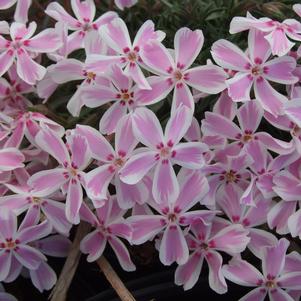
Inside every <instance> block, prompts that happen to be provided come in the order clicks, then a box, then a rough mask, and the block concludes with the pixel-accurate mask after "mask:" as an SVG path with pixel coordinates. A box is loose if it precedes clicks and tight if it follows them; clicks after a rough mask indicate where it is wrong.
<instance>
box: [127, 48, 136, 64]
mask: <svg viewBox="0 0 301 301" xmlns="http://www.w3.org/2000/svg"><path fill="white" fill-rule="evenodd" d="M137 59H138V56H137V53H136V52H135V51H130V52H129V53H128V60H129V61H131V62H135V61H136V60H137Z"/></svg>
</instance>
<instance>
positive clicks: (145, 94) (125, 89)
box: [81, 64, 160, 134]
mask: <svg viewBox="0 0 301 301" xmlns="http://www.w3.org/2000/svg"><path fill="white" fill-rule="evenodd" d="M106 75H107V77H108V78H109V79H110V80H111V84H110V85H104V84H101V83H100V84H95V85H92V86H86V87H85V88H84V89H83V90H82V93H81V103H82V104H84V105H86V106H87V107H90V108H95V107H98V106H101V105H104V104H107V103H108V102H110V101H115V103H114V104H112V106H111V107H109V108H108V109H107V110H106V112H105V113H104V114H103V116H102V117H101V120H100V123H99V130H100V132H102V133H103V134H111V133H112V132H115V131H116V126H117V123H118V121H119V120H120V119H121V118H122V117H123V116H124V115H126V114H127V113H128V112H133V111H134V110H135V109H136V108H138V107H143V106H146V105H151V104H154V103H156V102H158V101H159V100H160V90H158V89H152V90H144V89H140V88H139V87H138V86H137V85H133V81H132V79H131V78H130V77H129V76H128V75H126V74H125V73H124V71H122V69H121V67H120V66H118V65H115V64H113V65H112V66H111V67H110V68H109V70H108V71H107V72H106ZM148 82H149V83H150V85H151V86H152V83H153V81H152V80H148ZM158 96H159V97H158Z"/></svg>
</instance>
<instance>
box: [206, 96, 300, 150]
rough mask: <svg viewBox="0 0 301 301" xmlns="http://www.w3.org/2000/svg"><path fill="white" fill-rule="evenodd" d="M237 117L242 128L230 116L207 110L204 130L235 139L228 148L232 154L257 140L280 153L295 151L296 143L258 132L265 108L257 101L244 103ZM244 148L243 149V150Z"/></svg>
mask: <svg viewBox="0 0 301 301" xmlns="http://www.w3.org/2000/svg"><path fill="white" fill-rule="evenodd" d="M236 115H237V118H238V122H239V125H240V128H239V127H238V125H237V124H236V123H234V122H233V121H232V120H229V119H228V118H226V117H224V116H222V115H220V114H217V113H213V112H205V119H204V120H203V121H202V131H203V133H205V134H206V135H208V136H210V135H219V136H223V137H226V138H228V139H229V140H231V141H233V142H232V143H230V144H229V145H228V146H227V147H226V148H229V149H230V150H231V153H232V155H236V154H238V153H239V152H240V151H245V150H246V145H247V144H248V143H249V142H250V141H256V142H257V143H260V144H261V145H263V146H264V148H265V149H270V150H272V151H273V152H276V153H278V154H288V153H291V152H293V150H294V145H293V144H292V143H291V142H290V143H289V142H285V141H282V140H279V139H276V138H274V137H272V136H271V135H270V134H269V133H267V132H256V130H257V129H258V127H259V124H260V122H261V119H262V117H263V110H262V108H261V107H260V106H259V105H258V104H257V102H255V101H248V102H246V103H244V104H243V105H242V106H241V107H240V108H239V109H238V110H237V113H236ZM241 149H242V150H241Z"/></svg>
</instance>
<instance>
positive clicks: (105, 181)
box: [76, 116, 148, 209]
mask: <svg viewBox="0 0 301 301" xmlns="http://www.w3.org/2000/svg"><path fill="white" fill-rule="evenodd" d="M76 132H77V133H78V134H79V135H82V136H83V137H85V138H86V139H87V143H88V145H89V148H90V151H91V154H92V158H94V159H96V160H99V161H100V166H99V167H97V168H95V169H93V170H92V171H90V172H88V173H87V174H86V176H85V182H86V185H85V188H86V192H87V194H88V196H89V197H90V198H91V199H92V201H93V203H94V206H95V207H100V206H102V205H103V203H104V200H106V199H107V197H108V186H109V184H110V183H111V182H113V183H114V185H115V188H116V196H117V201H118V204H119V206H120V207H121V208H123V209H128V208H131V207H133V206H134V204H135V203H144V202H145V201H146V200H147V198H148V190H147V187H145V185H144V183H139V184H138V185H128V184H126V183H124V182H122V181H121V180H120V176H119V170H120V169H121V168H122V166H124V164H126V162H127V160H128V159H129V158H130V157H131V156H132V153H133V150H134V148H135V147H136V145H137V140H136V139H135V137H134V135H133V132H132V123H131V120H130V119H129V117H128V116H125V117H123V118H122V119H121V120H120V122H119V123H118V126H117V130H116V135H115V150H114V149H113V147H112V146H111V144H110V143H109V142H108V141H107V140H106V139H105V138H104V137H103V136H102V135H101V134H100V133H99V132H98V131H97V130H95V129H94V128H91V127H89V126H82V125H78V126H77V127H76Z"/></svg>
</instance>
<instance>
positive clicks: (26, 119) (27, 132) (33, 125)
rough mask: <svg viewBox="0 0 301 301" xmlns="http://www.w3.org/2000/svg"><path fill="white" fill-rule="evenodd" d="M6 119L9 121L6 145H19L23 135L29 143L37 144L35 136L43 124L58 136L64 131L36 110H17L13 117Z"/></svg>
mask: <svg viewBox="0 0 301 301" xmlns="http://www.w3.org/2000/svg"><path fill="white" fill-rule="evenodd" d="M7 121H9V133H10V135H9V136H7V137H5V146H6V147H19V146H20V145H21V143H22V141H23V138H24V137H26V139H27V140H28V141H29V142H30V143H31V144H33V145H35V146H37V145H36V143H35V137H36V135H37V133H38V132H39V130H40V129H41V128H42V126H43V125H46V126H48V127H49V128H50V129H51V130H53V131H55V132H56V133H57V134H58V135H59V136H62V135H63V133H64V128H63V127H62V126H61V125H59V124H58V123H56V122H55V121H53V120H51V119H49V118H47V117H46V116H44V115H43V114H41V113H37V112H27V111H24V112H19V113H18V114H17V115H16V116H14V118H9V119H7Z"/></svg>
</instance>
